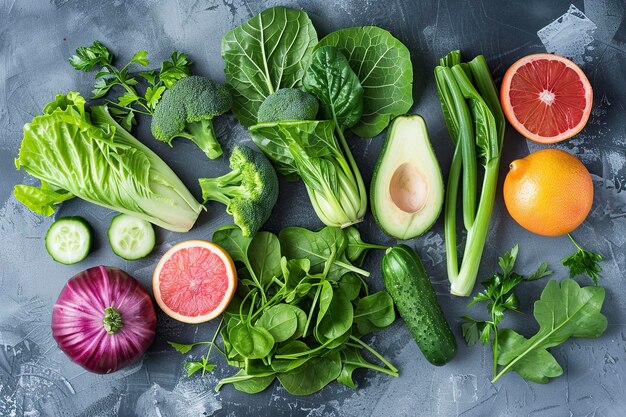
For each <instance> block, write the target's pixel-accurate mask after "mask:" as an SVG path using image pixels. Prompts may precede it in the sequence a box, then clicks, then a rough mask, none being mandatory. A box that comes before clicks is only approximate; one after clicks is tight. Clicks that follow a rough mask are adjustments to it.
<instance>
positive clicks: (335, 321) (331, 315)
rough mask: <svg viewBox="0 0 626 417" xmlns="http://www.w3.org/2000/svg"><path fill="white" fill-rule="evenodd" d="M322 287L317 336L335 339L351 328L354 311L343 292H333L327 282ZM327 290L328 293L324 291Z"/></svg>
mask: <svg viewBox="0 0 626 417" xmlns="http://www.w3.org/2000/svg"><path fill="white" fill-rule="evenodd" d="M326 284H328V285H326ZM323 285H324V286H323V287H322V293H321V295H320V310H319V313H318V316H317V326H316V330H317V334H318V335H322V336H324V338H326V339H337V338H339V337H340V336H342V335H344V334H345V333H346V332H347V331H348V330H350V328H351V327H352V320H353V316H354V310H353V308H352V303H351V302H350V300H348V299H347V298H346V296H345V295H344V294H343V292H341V291H334V292H333V290H332V287H331V286H330V283H329V282H328V281H324V284H323ZM327 288H330V291H325V290H326V289H327ZM328 292H329V293H330V294H328ZM328 296H330V300H327V298H328ZM323 342H324V341H322V343H323Z"/></svg>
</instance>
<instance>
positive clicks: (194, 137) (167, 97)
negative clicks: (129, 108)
mask: <svg viewBox="0 0 626 417" xmlns="http://www.w3.org/2000/svg"><path fill="white" fill-rule="evenodd" d="M232 104H233V100H232V97H231V96H230V93H229V92H228V89H227V88H226V87H225V86H223V85H221V84H217V83H214V82H213V81H212V80H211V79H209V78H206V77H199V76H195V75H194V76H190V77H185V78H182V79H180V80H178V81H177V82H176V84H174V85H173V86H172V87H171V88H170V89H169V90H166V91H165V93H163V97H162V98H161V100H160V101H159V103H158V104H157V106H156V108H155V109H154V114H153V115H152V125H151V129H152V135H153V136H154V137H155V138H156V139H158V140H160V141H162V142H167V143H168V144H170V145H171V142H172V139H174V138H175V137H183V138H187V139H189V140H191V141H193V142H194V143H195V144H196V145H198V146H199V147H200V149H202V150H203V151H204V153H205V154H206V155H207V156H208V157H209V158H211V159H215V158H217V157H218V156H220V155H221V154H222V147H221V146H220V144H219V142H218V141H217V138H216V137H215V132H214V131H213V121H212V119H213V117H215V116H219V115H220V114H222V113H226V112H227V111H228V110H229V109H230V107H231V106H232Z"/></svg>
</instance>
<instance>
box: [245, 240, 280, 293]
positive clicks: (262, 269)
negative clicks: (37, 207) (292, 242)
mask: <svg viewBox="0 0 626 417" xmlns="http://www.w3.org/2000/svg"><path fill="white" fill-rule="evenodd" d="M248 258H249V259H250V265H251V266H252V270H253V271H254V273H255V275H256V277H257V278H258V279H259V281H260V282H261V284H262V285H263V286H265V285H267V284H269V283H270V282H271V281H272V278H273V277H280V276H281V273H282V269H281V267H280V259H281V256H280V242H279V240H278V238H277V237H276V235H275V234H273V233H270V232H258V233H257V234H256V235H254V238H253V239H252V242H251V243H250V247H249V248H248Z"/></svg>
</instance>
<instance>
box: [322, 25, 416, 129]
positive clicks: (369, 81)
mask: <svg viewBox="0 0 626 417" xmlns="http://www.w3.org/2000/svg"><path fill="white" fill-rule="evenodd" d="M327 45H330V46H334V47H336V48H337V49H338V50H339V51H340V52H341V53H342V54H343V55H344V56H345V57H346V58H347V59H348V62H349V64H350V67H351V68H352V69H353V70H354V72H355V73H356V75H357V76H358V78H359V81H360V82H361V86H362V87H363V115H362V116H361V119H360V120H359V122H358V123H357V124H356V125H355V126H353V127H352V131H353V132H354V133H356V134H357V135H358V136H360V137H368V138H369V137H373V136H376V135H377V134H379V133H380V132H382V131H383V130H384V129H385V128H386V127H387V125H388V124H389V122H390V121H391V119H393V118H394V117H395V116H398V115H400V114H404V113H406V112H408V111H409V109H410V108H411V106H412V105H413V87H412V84H413V65H412V64H411V58H410V53H409V50H408V49H407V47H406V46H404V45H403V44H402V42H400V41H399V40H398V39H396V38H394V37H393V36H392V35H391V34H390V33H389V32H387V31H386V30H384V29H381V28H378V27H376V26H364V27H354V28H347V29H341V30H338V31H336V32H333V33H331V34H330V35H328V36H326V37H325V38H324V39H322V40H321V41H320V42H319V43H318V44H317V46H316V48H321V47H323V46H327Z"/></svg>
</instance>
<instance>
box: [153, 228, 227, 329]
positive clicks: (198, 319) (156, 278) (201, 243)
mask: <svg viewBox="0 0 626 417" xmlns="http://www.w3.org/2000/svg"><path fill="white" fill-rule="evenodd" d="M192 247H202V248H205V249H207V250H210V251H211V252H212V253H214V254H215V255H217V256H219V258H220V259H221V260H222V261H223V262H224V266H225V268H226V275H227V279H228V288H227V290H226V293H225V294H224V297H223V298H222V301H221V302H220V303H219V304H218V305H217V306H216V307H215V308H214V309H213V310H212V311H211V312H210V313H208V314H205V315H201V316H185V315H182V314H180V313H177V312H176V311H174V310H172V308H170V307H169V306H168V305H167V304H165V302H164V301H163V298H162V296H161V289H160V285H159V283H160V274H161V271H162V269H163V267H164V265H165V263H166V262H167V260H168V259H170V258H171V257H172V255H173V254H174V253H176V252H178V251H179V250H181V249H186V248H192ZM236 289H237V270H236V268H235V264H234V263H233V260H232V259H231V257H230V256H229V255H228V253H227V252H226V251H225V250H224V249H223V248H221V247H220V246H218V245H216V244H215V243H212V242H208V241H206V240H187V241H184V242H180V243H178V244H176V245H174V246H172V247H171V248H170V249H169V250H168V251H167V252H165V254H164V255H163V256H162V257H161V259H160V260H159V262H158V263H157V266H156V268H155V269H154V274H153V276H152V291H153V292H154V298H155V300H156V302H157V304H158V305H159V307H160V308H161V310H163V312H165V314H167V315H168V316H170V317H171V318H173V319H175V320H178V321H180V322H183V323H189V324H199V323H204V322H207V321H209V320H212V319H214V318H215V317H217V316H219V315H220V314H222V313H223V312H224V310H226V307H228V304H230V301H231V300H232V298H233V296H234V295H235V290H236Z"/></svg>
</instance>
